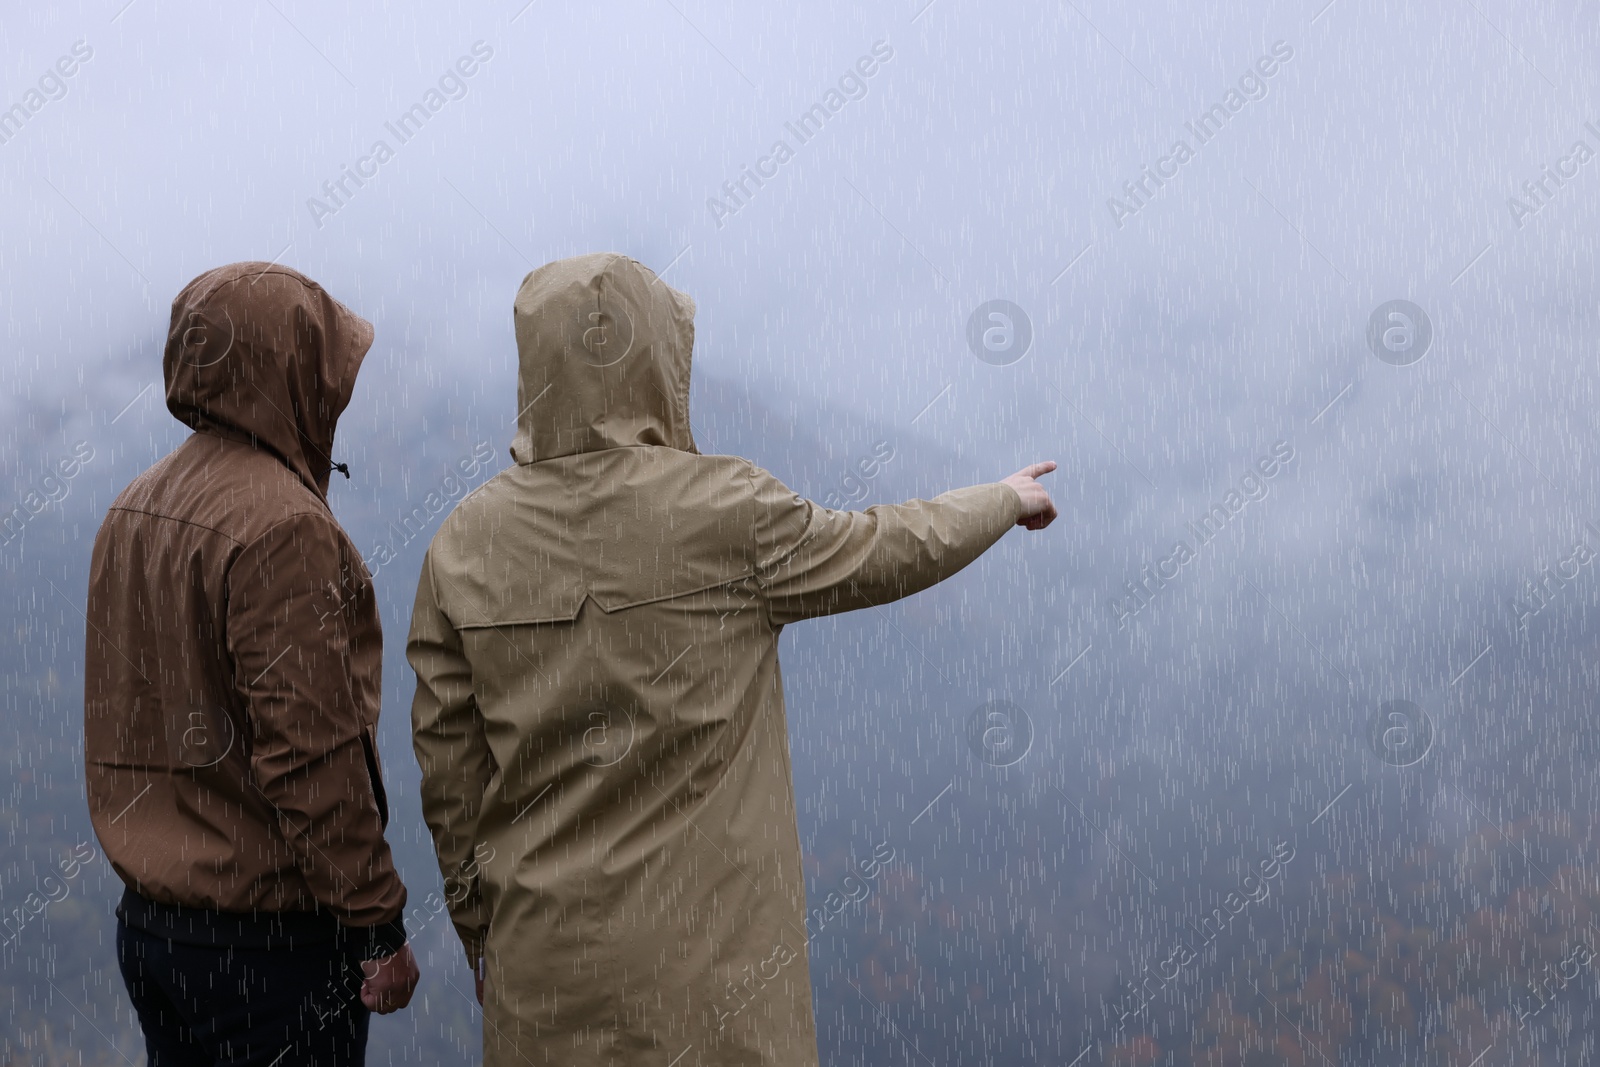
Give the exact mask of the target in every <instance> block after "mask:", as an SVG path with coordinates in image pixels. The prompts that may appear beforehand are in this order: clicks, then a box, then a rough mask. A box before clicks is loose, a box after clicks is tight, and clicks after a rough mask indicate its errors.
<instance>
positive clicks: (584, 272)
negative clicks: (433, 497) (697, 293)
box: [511, 252, 696, 464]
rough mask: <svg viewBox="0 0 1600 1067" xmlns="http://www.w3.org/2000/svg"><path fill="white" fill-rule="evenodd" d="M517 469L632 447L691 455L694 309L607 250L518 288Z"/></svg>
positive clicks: (560, 263) (542, 271)
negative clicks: (547, 461) (656, 448)
mask: <svg viewBox="0 0 1600 1067" xmlns="http://www.w3.org/2000/svg"><path fill="white" fill-rule="evenodd" d="M515 319H516V328H517V353H518V363H519V370H518V375H517V436H516V438H515V440H513V441H512V444H511V457H512V458H513V459H515V460H516V461H517V462H518V463H519V464H527V463H538V462H540V461H541V460H546V459H555V458H557V457H560V456H572V455H577V454H579V453H583V452H597V451H600V450H601V449H607V448H627V447H630V446H635V445H664V446H666V447H668V448H675V449H678V450H679V451H683V452H695V451H696V449H695V446H694V437H693V435H691V433H690V432H689V361H690V355H691V352H692V351H693V349H694V301H693V300H691V299H689V297H687V296H686V295H684V294H683V293H680V292H678V291H677V290H676V289H673V288H671V287H670V286H668V285H667V284H666V283H665V282H663V281H662V280H661V279H660V278H658V277H656V275H655V272H654V271H652V270H650V269H649V268H648V267H645V266H644V265H643V264H641V263H639V262H637V261H636V260H633V259H629V258H628V257H627V256H623V255H617V254H615V253H611V252H599V253H592V254H590V255H586V256H575V257H573V258H572V259H562V260H557V261H556V262H554V263H547V264H545V265H544V266H542V267H540V268H539V269H538V270H536V271H534V272H533V273H531V274H529V275H528V276H527V277H526V278H524V279H523V281H522V287H521V288H520V289H518V290H517V302H516V313H515Z"/></svg>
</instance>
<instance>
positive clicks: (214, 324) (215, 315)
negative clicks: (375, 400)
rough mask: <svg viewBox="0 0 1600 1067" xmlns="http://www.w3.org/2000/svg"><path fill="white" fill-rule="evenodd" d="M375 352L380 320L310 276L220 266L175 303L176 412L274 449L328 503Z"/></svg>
mask: <svg viewBox="0 0 1600 1067" xmlns="http://www.w3.org/2000/svg"><path fill="white" fill-rule="evenodd" d="M371 347H372V324H371V323H369V322H367V321H366V320H365V319H363V318H361V317H360V316H358V315H356V314H355V313H354V312H352V311H351V310H350V309H349V308H347V307H345V306H344V305H343V304H341V303H339V301H337V300H335V299H334V298H333V297H331V296H329V295H328V294H327V292H325V291H324V290H323V288H322V287H321V286H320V285H318V284H317V283H316V282H314V281H312V280H311V279H310V278H307V277H306V276H305V275H303V274H301V273H300V272H298V271H295V270H291V269H290V268H288V267H282V266H277V265H275V264H271V263H233V264H230V265H229V266H226V267H218V268H216V269H215V270H209V271H206V272H205V273H204V274H202V275H200V276H199V277H198V278H196V279H195V280H194V281H192V282H190V283H189V284H188V285H186V286H185V287H184V289H183V291H182V292H181V293H179V294H178V296H177V299H175V300H173V302H172V323H171V326H170V327H169V329H168V331H167V349H166V355H165V358H164V359H163V361H162V370H163V372H164V374H165V376H166V382H167V410H168V411H170V412H172V414H173V416H174V417H175V418H177V419H178V420H179V421H181V422H183V423H186V424H187V425H189V426H191V427H193V428H194V429H195V430H198V431H199V432H201V433H208V434H213V435H216V436H218V437H225V438H228V439H230V440H235V441H243V442H246V443H248V444H250V445H253V446H255V447H257V448H263V449H266V450H267V451H269V452H272V453H273V454H274V455H276V456H277V457H278V458H279V459H281V460H282V461H283V462H284V463H285V464H286V465H287V466H288V467H289V468H290V469H291V470H293V471H294V472H295V474H297V475H299V477H300V480H301V481H302V482H304V483H305V484H306V486H307V487H308V488H310V489H312V490H313V491H314V492H316V493H317V495H318V496H323V497H326V495H327V492H328V475H329V473H330V468H331V466H332V463H333V459H332V452H333V434H334V429H335V427H336V426H337V424H338V421H339V416H340V414H341V413H343V411H344V409H345V406H346V405H348V404H349V403H350V394H351V393H352V392H353V391H354V389H355V381H356V372H357V371H358V370H359V369H360V368H361V361H362V359H363V358H364V357H365V356H366V354H367V349H369V348H371Z"/></svg>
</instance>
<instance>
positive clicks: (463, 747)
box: [408, 254, 1021, 1067]
mask: <svg viewBox="0 0 1600 1067" xmlns="http://www.w3.org/2000/svg"><path fill="white" fill-rule="evenodd" d="M516 334H517V346H518V349H519V352H520V360H521V367H520V376H519V381H518V396H517V407H518V409H519V414H518V418H517V434H516V439H515V441H514V443H513V444H512V447H511V454H512V457H513V458H514V459H515V460H516V465H515V466H513V467H510V468H508V469H507V470H506V471H504V472H503V473H501V474H500V475H498V476H497V477H495V478H494V479H492V480H491V481H490V482H489V483H487V484H486V485H484V486H483V487H482V488H480V489H479V490H478V491H476V492H475V493H473V494H472V495H471V496H469V497H468V498H467V499H466V500H464V501H462V503H461V504H460V506H459V507H457V508H456V510H455V512H454V513H453V514H452V515H451V516H450V517H449V519H448V520H446V522H445V524H444V526H443V527H442V528H441V529H440V531H439V534H438V536H437V537H435V538H434V541H433V544H432V546H431V547H430V549H429V551H428V555H427V559H426V562H425V563H424V564H423V569H422V578H421V582H420V586H419V588H418V590H417V601H416V607H415V611H414V614H413V616H412V622H411V637H410V643H409V645H408V655H409V658H410V661H411V665H412V667H413V668H414V669H415V670H416V673H417V679H418V685H417V693H416V700H415V703H414V705H413V707H412V725H413V728H414V731H415V745H416V753H417V760H418V762H419V763H420V764H421V766H422V775H423V777H422V800H423V811H424V814H425V815H426V817H427V821H428V825H429V827H430V828H431V830H432V832H433V837H434V841H435V844H436V846H437V848H438V852H439V859H440V865H441V867H442V869H443V870H444V873H445V877H446V880H447V885H448V888H449V890H450V892H449V894H448V895H449V897H450V899H451V900H452V902H453V903H452V908H451V911H452V918H453V919H454V921H455V925H456V928H457V930H458V932H459V933H460V935H461V937H462V940H463V942H464V943H465V945H466V947H467V954H468V957H469V958H470V959H472V960H473V961H474V963H476V961H477V960H478V957H479V954H480V952H483V953H484V955H485V959H484V962H485V964H486V971H487V983H486V989H485V994H484V1059H485V1063H486V1064H489V1065H491V1067H493V1065H501V1064H506V1065H509V1064H536V1065H538V1067H545V1065H547V1064H549V1065H555V1064H559V1065H562V1067H584V1065H598V1064H607V1065H622V1064H630V1065H631V1064H656V1065H660V1067H666V1065H667V1064H669V1063H671V1064H673V1065H674V1067H694V1065H697V1064H719V1065H720V1064H763V1065H779V1064H782V1065H814V1064H816V1063H817V1045H816V1033H815V1026H814V1023H813V1019H812V1010H811V986H810V978H809V973H808V970H807V962H806V925H805V923H806V919H805V884H804V879H803V877H802V874H801V868H800V842H799V836H798V832H797V829H796V823H795V805H794V789H793V786H792V783H791V781H790V771H789V749H788V736H787V733H786V723H785V718H784V708H783V685H782V681H781V678H780V676H779V671H778V634H779V632H780V631H781V630H782V628H783V626H784V625H785V624H787V623H791V622H797V621H799V620H801V619H807V618H813V617H816V616H819V615H827V614H832V613H835V612H841V611H850V610H853V609H856V608H863V607H867V606H870V605H874V604H883V603H887V602H889V601H892V600H895V599H897V598H899V597H903V596H906V595H908V594H910V593H914V592H916V591H918V590H920V589H924V588H926V587H928V586H930V585H932V584H934V583H935V582H937V581H939V580H940V579H942V578H945V577H947V576H949V575H951V574H954V573H955V572H956V571H958V570H960V569H961V568H962V567H964V566H966V565H967V564H968V563H971V562H972V561H973V560H974V559H976V558H977V557H978V556H979V555H980V554H981V553H982V552H983V551H984V550H985V549H987V548H988V547H989V546H990V545H992V544H994V542H995V541H997V540H998V539H999V538H1000V536H1001V535H1002V534H1004V533H1005V532H1006V531H1007V530H1008V529H1010V528H1011V526H1012V525H1013V524H1015V522H1016V521H1017V518H1018V514H1019V510H1020V506H1021V502H1020V500H1019V498H1018V496H1017V494H1016V493H1015V492H1014V491H1013V490H1012V489H1010V488H1009V487H1008V486H1005V485H1000V484H991V485H980V486H973V487H972V488H969V489H960V490H956V491H955V492H951V493H946V494H944V495H943V496H940V497H939V498H937V499H936V500H933V501H912V502H910V503H907V504H901V505H899V506H896V507H874V508H869V509H868V510H866V511H864V512H847V511H831V510H828V509H826V508H823V507H820V506H818V505H816V504H812V503H810V502H809V501H806V500H804V499H802V498H801V497H799V496H797V495H796V494H795V493H794V492H792V491H791V490H789V489H787V488H785V487H784V486H783V484H782V483H780V482H779V481H778V480H777V479H776V478H774V477H773V476H772V475H770V474H768V473H767V472H766V471H764V470H761V469H760V468H758V467H755V466H753V465H752V464H750V463H748V462H746V461H744V460H742V459H738V458H735V457H732V456H703V455H700V454H699V453H698V452H697V451H696V450H695V446H694V440H693V438H692V437H691V436H690V433H689V411H688V396H689V360H690V351H691V349H692V347H693V342H694V303H693V302H692V301H691V300H690V299H689V298H688V297H687V296H685V295H683V294H682V293H679V292H677V291H675V290H673V289H670V288H668V287H667V286H666V285H665V284H664V283H663V282H661V281H660V280H659V279H658V278H656V276H655V275H654V274H653V273H651V272H650V271H649V270H647V269H646V268H644V267H642V266H641V265H640V264H638V263H636V262H634V261H633V260H631V259H628V258H626V257H623V256H617V255H609V254H606V255H588V256H580V257H577V258H575V259H569V260H563V261H561V262H557V263H552V264H549V265H547V266H544V267H541V268H540V269H538V270H536V271H534V272H533V273H532V274H530V275H528V277H527V279H526V280H525V281H524V282H523V283H522V288H521V290H520V291H519V292H518V294H517V301H516ZM485 928H486V929H487V931H488V936H487V945H486V947H483V942H482V941H481V940H480V930H482V929H485Z"/></svg>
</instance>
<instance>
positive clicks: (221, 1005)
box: [117, 919, 370, 1067]
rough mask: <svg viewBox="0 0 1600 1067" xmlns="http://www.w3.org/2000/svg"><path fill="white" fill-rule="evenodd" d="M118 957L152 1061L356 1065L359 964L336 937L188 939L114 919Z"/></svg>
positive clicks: (362, 1046)
mask: <svg viewBox="0 0 1600 1067" xmlns="http://www.w3.org/2000/svg"><path fill="white" fill-rule="evenodd" d="M117 961H118V963H119V964H120V965H121V967H122V980H123V981H124V982H126V983H127V985H128V995H129V996H130V997H132V998H133V1006H134V1008H135V1010H137V1011H138V1013H139V1025H140V1027H141V1028H142V1029H143V1030H144V1040H145V1049H146V1052H147V1054H148V1056H149V1065H148V1067H213V1065H219V1064H230V1065H234V1064H238V1065H248V1067H302V1065H304V1067H311V1065H315V1067H328V1065H331V1067H345V1065H352V1067H360V1065H361V1064H362V1063H363V1062H364V1061H365V1059H366V1055H367V1024H368V1022H369V1020H370V1013H369V1012H368V1011H367V1009H366V1008H365V1007H363V1006H362V1004H361V997H360V991H361V968H360V965H359V964H358V963H357V962H356V960H355V958H354V956H352V955H351V954H350V952H349V950H348V949H347V948H345V947H342V946H340V945H339V944H337V943H334V942H325V943H322V944H313V945H305V946H297V947H296V948H295V949H294V950H292V951H286V950H284V949H263V948H229V947H220V946H214V945H187V944H183V943H181V942H176V941H169V940H167V939H166V938H164V937H158V936H155V935H153V934H150V933H147V932H146V931H144V930H140V929H137V928H134V927H130V926H128V925H127V923H125V922H123V921H121V920H120V919H119V920H118V922H117Z"/></svg>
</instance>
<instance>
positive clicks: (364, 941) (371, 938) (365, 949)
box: [345, 916, 406, 962]
mask: <svg viewBox="0 0 1600 1067" xmlns="http://www.w3.org/2000/svg"><path fill="white" fill-rule="evenodd" d="M345 931H346V933H347V934H348V935H349V936H350V938H351V940H352V947H353V948H354V949H355V952H356V955H357V957H358V958H359V959H360V960H361V961H362V962H366V961H367V960H381V959H383V958H384V957H385V956H393V955H394V954H395V953H396V952H399V951H400V950H401V949H402V948H405V945H406V921H405V917H404V916H401V917H399V918H396V919H391V920H390V921H389V922H386V923H379V924H378V925H377V926H347V927H345Z"/></svg>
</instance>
